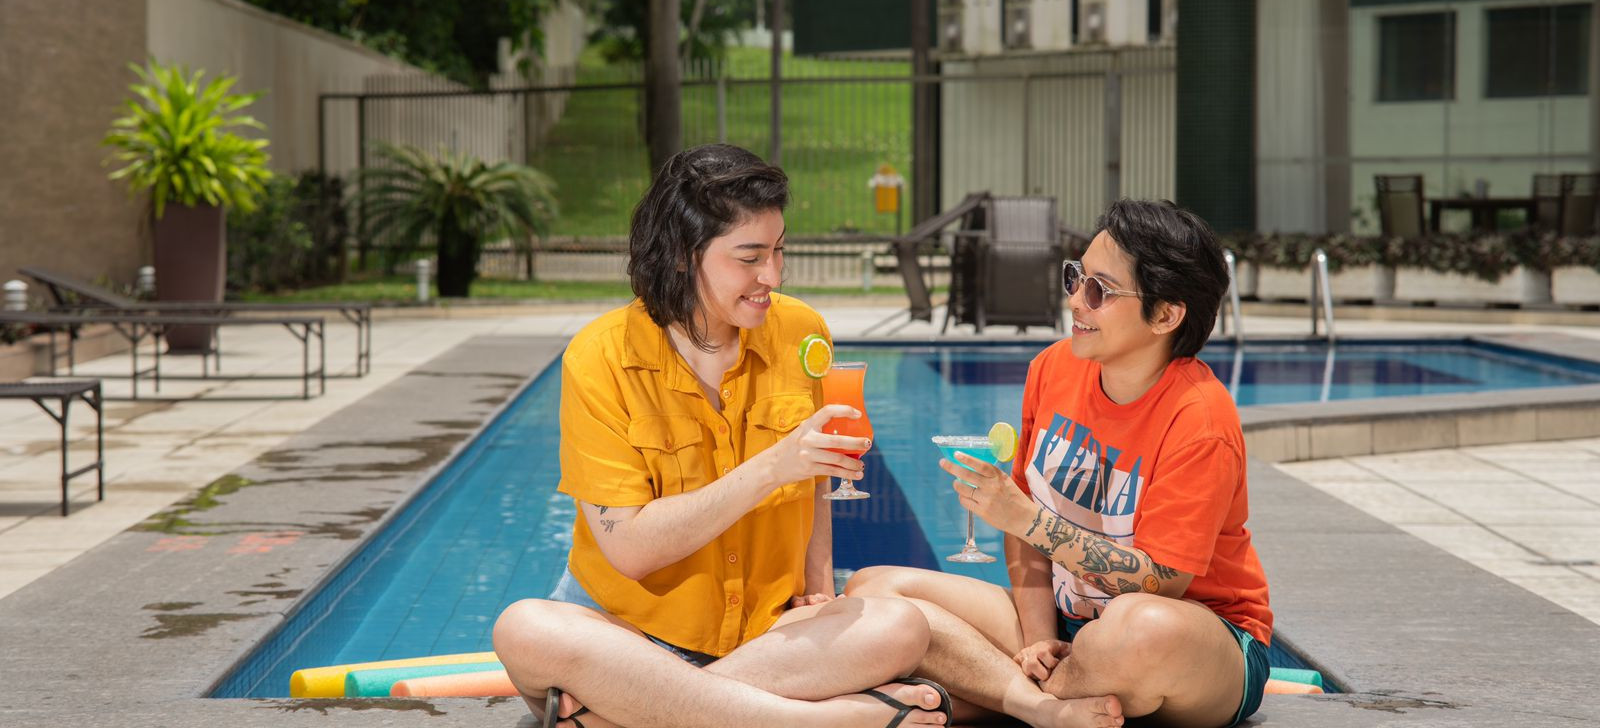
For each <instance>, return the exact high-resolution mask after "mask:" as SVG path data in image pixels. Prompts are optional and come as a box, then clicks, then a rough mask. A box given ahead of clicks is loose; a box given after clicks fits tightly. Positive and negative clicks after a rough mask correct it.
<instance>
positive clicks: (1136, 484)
mask: <svg viewBox="0 0 1600 728" xmlns="http://www.w3.org/2000/svg"><path fill="white" fill-rule="evenodd" d="M1032 437H1033V448H1032V450H1031V452H1032V453H1033V457H1032V459H1030V460H1029V462H1028V470H1027V477H1028V489H1029V490H1030V491H1032V492H1033V500H1034V502H1035V503H1038V504H1039V505H1040V506H1043V507H1044V509H1045V511H1046V512H1048V513H1054V514H1055V515H1057V516H1060V517H1061V518H1063V519H1065V520H1067V521H1068V522H1069V523H1072V524H1073V525H1075V526H1077V527H1078V528H1081V529H1083V530H1084V531H1086V532H1088V533H1092V534H1095V535H1098V536H1101V537H1103V538H1106V539H1109V540H1112V541H1115V542H1117V543H1119V544H1121V545H1124V546H1132V545H1133V514H1134V511H1136V510H1137V509H1138V506H1139V496H1140V494H1141V492H1142V491H1143V489H1144V477H1142V476H1141V475H1140V470H1141V468H1142V467H1143V465H1144V458H1143V457H1138V456H1132V455H1130V456H1128V457H1126V458H1125V457H1123V453H1124V452H1125V450H1126V448H1125V447H1118V446H1117V444H1114V443H1104V442H1100V441H1099V440H1097V439H1095V436H1094V432H1093V431H1091V430H1090V429H1089V428H1088V427H1086V426H1084V425H1083V424H1080V423H1078V422H1074V421H1072V420H1071V419H1069V418H1067V417H1064V416H1062V415H1060V414H1056V415H1054V416H1052V417H1051V419H1050V422H1049V424H1047V425H1046V426H1044V427H1042V428H1040V429H1039V430H1038V431H1037V432H1035V433H1033V435H1032ZM1052 571H1053V573H1054V578H1053V579H1052V585H1053V587H1054V590H1055V600H1056V608H1057V609H1060V610H1061V612H1062V613H1063V614H1066V615H1070V616H1076V617H1078V618H1080V619H1093V618H1095V617H1098V616H1100V610H1102V609H1104V608H1105V606H1106V603H1107V602H1108V601H1110V599H1111V597H1113V596H1115V595H1116V594H1117V593H1120V590H1119V589H1117V588H1116V586H1115V582H1114V580H1115V579H1116V574H1115V573H1112V574H1110V575H1108V576H1109V578H1110V579H1111V581H1107V577H1100V576H1098V575H1096V577H1095V579H1096V582H1097V583H1090V582H1088V581H1085V580H1083V579H1080V578H1078V576H1077V575H1076V574H1073V573H1072V572H1071V571H1068V570H1067V569H1066V568H1065V567H1063V566H1061V565H1060V564H1052Z"/></svg>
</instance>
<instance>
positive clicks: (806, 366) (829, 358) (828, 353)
mask: <svg viewBox="0 0 1600 728" xmlns="http://www.w3.org/2000/svg"><path fill="white" fill-rule="evenodd" d="M831 366H833V346H832V345H830V344H828V340H827V339H824V338H822V336H820V335H818V334H812V335H810V336H807V337H806V338H804V339H801V340H800V369H801V370H802V371H804V372H805V373H806V376H808V377H811V378H812V379H821V378H823V377H825V376H827V375H828V367H831Z"/></svg>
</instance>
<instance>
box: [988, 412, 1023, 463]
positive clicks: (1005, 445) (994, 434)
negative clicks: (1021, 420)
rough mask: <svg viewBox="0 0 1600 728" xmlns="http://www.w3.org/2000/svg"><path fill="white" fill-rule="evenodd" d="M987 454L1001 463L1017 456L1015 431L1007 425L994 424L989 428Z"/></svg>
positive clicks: (1001, 423)
mask: <svg viewBox="0 0 1600 728" xmlns="http://www.w3.org/2000/svg"><path fill="white" fill-rule="evenodd" d="M989 452H992V453H994V459H996V460H999V461H1000V462H1002V463H1004V462H1009V461H1010V460H1011V458H1014V457H1016V456H1017V431H1016V430H1015V429H1013V428H1012V427H1011V425H1010V424H1009V423H1005V422H996V423H994V427H991V428H989Z"/></svg>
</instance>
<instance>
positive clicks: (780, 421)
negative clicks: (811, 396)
mask: <svg viewBox="0 0 1600 728" xmlns="http://www.w3.org/2000/svg"><path fill="white" fill-rule="evenodd" d="M778 426H779V427H788V426H789V418H787V417H779V418H778Z"/></svg>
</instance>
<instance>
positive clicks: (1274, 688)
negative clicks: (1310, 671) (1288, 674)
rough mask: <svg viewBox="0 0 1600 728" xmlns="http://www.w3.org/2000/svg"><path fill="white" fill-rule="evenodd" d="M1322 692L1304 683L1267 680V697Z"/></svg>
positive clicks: (1320, 689)
mask: <svg viewBox="0 0 1600 728" xmlns="http://www.w3.org/2000/svg"><path fill="white" fill-rule="evenodd" d="M1321 692H1322V688H1319V687H1317V686H1315V685H1308V684H1306V683H1298V682H1292V681H1289V680H1276V679H1270V680H1267V689H1266V694H1267V695H1315V694H1318V693H1321Z"/></svg>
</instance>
